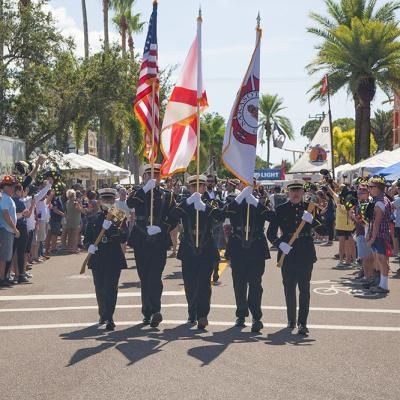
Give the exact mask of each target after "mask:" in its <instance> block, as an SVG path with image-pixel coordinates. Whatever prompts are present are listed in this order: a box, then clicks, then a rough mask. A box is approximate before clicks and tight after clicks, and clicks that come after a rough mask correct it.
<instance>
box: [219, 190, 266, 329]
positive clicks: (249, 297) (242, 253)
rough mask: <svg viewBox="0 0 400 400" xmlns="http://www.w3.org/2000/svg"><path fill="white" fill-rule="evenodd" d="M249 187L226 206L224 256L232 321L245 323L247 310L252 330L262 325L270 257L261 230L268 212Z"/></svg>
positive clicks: (237, 324) (237, 323) (240, 324)
mask: <svg viewBox="0 0 400 400" xmlns="http://www.w3.org/2000/svg"><path fill="white" fill-rule="evenodd" d="M252 191H253V188H252V186H247V187H246V188H245V189H244V190H243V191H242V192H241V193H240V194H239V195H238V196H237V197H236V198H235V200H234V201H232V202H231V203H229V204H228V205H227V206H226V216H227V217H228V218H229V219H230V221H231V224H232V235H231V236H230V238H229V241H228V245H227V250H226V254H225V256H226V257H227V258H228V259H230V261H231V268H232V278H233V288H234V291H235V299H236V317H237V319H236V324H235V326H238V327H243V326H245V318H246V317H247V316H248V315H249V309H250V312H251V314H252V316H253V323H252V326H251V330H252V332H259V331H260V330H261V329H262V328H263V323H262V321H261V317H262V311H261V299H262V293H263V288H262V276H263V274H264V270H265V260H267V259H269V258H270V254H269V250H268V244H267V239H266V237H265V233H264V224H265V221H266V220H267V221H271V219H272V218H273V212H272V211H269V210H268V209H267V208H266V206H265V205H263V204H262V203H261V202H260V201H259V200H258V199H257V198H256V197H254V196H253V194H252ZM248 205H250V208H249V225H248V227H249V229H248V236H247V238H246V228H247V210H248Z"/></svg>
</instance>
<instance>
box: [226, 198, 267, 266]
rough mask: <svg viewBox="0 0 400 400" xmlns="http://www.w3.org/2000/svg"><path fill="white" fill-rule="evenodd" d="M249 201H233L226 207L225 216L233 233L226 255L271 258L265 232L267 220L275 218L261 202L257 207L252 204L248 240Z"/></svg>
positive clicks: (229, 256) (228, 256) (227, 256)
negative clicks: (239, 202)
mask: <svg viewBox="0 0 400 400" xmlns="http://www.w3.org/2000/svg"><path fill="white" fill-rule="evenodd" d="M247 206H248V204H247V202H246V201H245V200H243V202H242V203H241V204H238V203H237V202H236V201H231V202H230V203H229V204H227V205H226V207H225V216H226V217H227V218H229V220H230V222H231V225H232V235H231V236H230V237H229V241H228V245H227V249H226V253H225V257H226V258H231V257H246V258H251V259H255V258H256V259H258V258H263V259H265V260H267V259H269V258H271V257H270V253H269V250H268V244H267V239H266V237H265V233H264V225H265V221H271V220H272V219H273V218H274V214H273V212H272V211H269V210H268V209H267V208H266V207H265V206H264V205H263V204H262V203H261V202H259V203H258V205H257V207H254V206H250V217H249V235H248V241H246V225H247Z"/></svg>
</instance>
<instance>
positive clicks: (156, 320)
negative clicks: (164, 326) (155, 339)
mask: <svg viewBox="0 0 400 400" xmlns="http://www.w3.org/2000/svg"><path fill="white" fill-rule="evenodd" d="M162 319H163V318H162V315H161V313H159V312H156V313H154V314H153V315H152V317H151V321H150V326H151V327H152V328H157V326H158V325H160V322H161V321H162Z"/></svg>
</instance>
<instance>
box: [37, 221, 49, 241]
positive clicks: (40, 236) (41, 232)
mask: <svg viewBox="0 0 400 400" xmlns="http://www.w3.org/2000/svg"><path fill="white" fill-rule="evenodd" d="M46 236H47V221H39V227H38V230H37V241H38V242H44V241H45V240H46Z"/></svg>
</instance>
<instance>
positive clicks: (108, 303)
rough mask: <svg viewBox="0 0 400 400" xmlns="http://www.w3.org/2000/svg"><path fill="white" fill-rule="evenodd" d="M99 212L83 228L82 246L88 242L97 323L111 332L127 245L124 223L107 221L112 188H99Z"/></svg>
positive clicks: (112, 199) (112, 196)
mask: <svg viewBox="0 0 400 400" xmlns="http://www.w3.org/2000/svg"><path fill="white" fill-rule="evenodd" d="M98 192H99V197H100V203H101V205H100V210H99V212H98V213H97V215H96V216H95V217H94V218H93V219H92V220H91V222H89V224H88V226H87V228H86V235H85V243H90V245H89V248H88V253H89V254H91V257H90V259H89V262H88V267H89V269H91V270H92V274H93V281H94V287H95V289H96V299H97V305H98V308H99V315H100V320H99V324H100V325H103V324H106V330H109V331H113V330H114V328H115V323H114V320H113V315H114V311H115V306H116V304H117V295H118V282H119V277H120V275H121V269H125V268H126V267H127V265H126V260H125V256H124V253H123V251H122V248H121V243H125V242H126V238H127V228H126V224H125V223H124V222H123V223H122V225H121V226H120V227H118V226H116V225H115V224H113V222H112V221H109V220H107V218H106V217H107V214H108V211H109V209H110V208H111V207H112V206H113V205H114V202H115V198H116V195H117V191H116V190H115V189H110V188H105V189H100V190H99V191H98ZM102 229H105V234H104V236H103V238H102V240H101V242H100V243H99V245H98V246H96V245H95V244H94V243H95V241H96V238H97V237H98V236H99V234H100V232H101V230H102Z"/></svg>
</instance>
